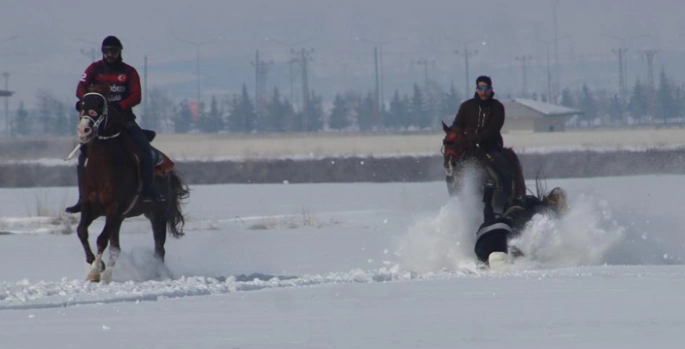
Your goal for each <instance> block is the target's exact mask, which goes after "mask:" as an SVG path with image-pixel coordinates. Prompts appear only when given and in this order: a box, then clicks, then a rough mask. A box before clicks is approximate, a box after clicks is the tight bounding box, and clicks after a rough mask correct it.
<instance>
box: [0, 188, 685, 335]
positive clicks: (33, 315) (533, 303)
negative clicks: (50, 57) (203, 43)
mask: <svg viewBox="0 0 685 349" xmlns="http://www.w3.org/2000/svg"><path fill="white" fill-rule="evenodd" d="M529 185H530V186H531V187H532V183H529ZM684 185H685V176H645V177H618V178H588V179H567V180H549V181H548V183H547V186H548V189H551V188H553V187H555V186H561V187H563V188H565V189H566V190H567V191H568V193H569V196H570V205H571V209H570V211H569V214H568V215H567V216H566V217H565V218H564V219H563V220H561V221H559V222H556V221H550V220H548V219H545V218H544V217H536V218H535V219H534V220H533V221H532V222H531V224H530V226H529V228H528V229H527V231H526V234H524V236H523V238H522V239H521V240H520V241H518V242H517V244H518V245H519V246H520V247H521V248H522V249H523V250H524V252H525V253H526V255H527V256H526V257H525V258H524V259H523V260H521V261H519V262H517V264H516V265H515V267H514V269H513V270H512V271H510V272H507V273H492V272H489V271H486V270H483V269H481V268H479V267H478V266H477V265H476V263H475V257H474V256H473V252H472V249H473V242H474V235H475V229H476V227H477V225H478V224H479V221H478V219H479V218H480V217H479V216H480V214H479V209H478V208H473V207H470V205H468V204H467V201H466V199H452V200H449V199H448V198H447V194H446V189H445V185H444V183H441V182H434V183H405V184H400V183H386V184H363V183H354V184H307V185H284V184H281V185H220V186H192V187H191V189H192V192H191V199H190V201H189V203H188V205H187V206H186V207H185V210H186V213H187V215H188V222H187V225H186V236H184V237H183V238H181V239H178V240H177V239H173V238H169V239H168V240H167V267H168V268H169V270H170V272H171V273H172V275H173V278H171V279H167V280H153V279H152V275H154V274H155V271H156V269H157V268H159V266H158V265H155V264H154V263H152V262H151V253H152V236H151V232H150V231H149V224H148V223H147V221H145V220H143V219H132V220H127V221H126V222H125V223H124V225H123V228H122V229H123V230H122V236H121V244H122V249H123V251H122V255H121V257H120V259H119V263H118V264H117V267H116V269H115V271H114V282H112V283H110V284H87V283H85V282H84V281H83V280H84V279H85V275H86V271H87V266H86V265H85V262H84V255H83V251H82V248H81V246H80V243H79V242H78V238H77V237H76V235H75V234H74V233H70V232H73V230H74V229H75V224H74V221H73V219H69V218H68V217H65V216H62V217H60V214H59V212H60V211H61V209H62V207H64V206H65V205H67V204H70V203H71V201H72V200H73V199H74V198H75V195H76V190H75V188H36V189H0V197H2V203H0V210H1V212H2V218H0V232H2V233H3V234H2V235H0V256H2V261H3V262H4V263H3V267H2V268H0V328H1V329H2V330H1V331H0V343H2V345H1V347H6V348H36V347H46V346H47V347H69V348H86V347H99V348H187V347H198V348H483V347H508V348H550V347H553V348H581V347H582V348H643V347H647V346H654V345H659V346H663V345H666V346H668V347H679V346H680V345H681V343H682V341H683V340H685V333H684V332H683V331H682V328H684V326H685V316H684V315H683V307H682V306H680V304H683V303H682V301H681V298H682V293H683V289H685V266H684V265H683V258H685V228H684V227H685V216H684V215H683V214H682V212H684V209H685V196H683V195H681V194H679V193H680V192H681V191H682V189H681V188H683V186H684ZM468 196H469V194H468V193H466V194H465V196H464V197H466V198H468ZM101 227H102V221H101V220H98V221H96V222H95V223H94V224H93V226H92V229H91V244H94V240H95V236H96V235H97V233H98V232H99V229H100V228H101Z"/></svg>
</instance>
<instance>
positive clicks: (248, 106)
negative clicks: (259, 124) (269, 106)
mask: <svg viewBox="0 0 685 349" xmlns="http://www.w3.org/2000/svg"><path fill="white" fill-rule="evenodd" d="M231 104H232V106H231V115H230V117H229V130H231V131H233V132H247V133H249V132H252V131H253V130H254V120H255V119H256V118H257V115H256V113H255V108H254V104H253V103H252V100H251V99H250V95H249V93H248V92H247V85H245V84H243V88H242V92H241V93H240V96H234V97H233V101H232V103H231Z"/></svg>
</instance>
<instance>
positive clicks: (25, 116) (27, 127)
mask: <svg viewBox="0 0 685 349" xmlns="http://www.w3.org/2000/svg"><path fill="white" fill-rule="evenodd" d="M15 131H16V133H17V135H19V136H28V135H30V134H31V119H30V118H29V113H28V111H26V109H25V108H24V102H23V101H20V102H19V110H17V121H16V129H15Z"/></svg>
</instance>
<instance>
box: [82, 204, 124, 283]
mask: <svg viewBox="0 0 685 349" xmlns="http://www.w3.org/2000/svg"><path fill="white" fill-rule="evenodd" d="M122 222H123V219H122V218H121V217H118V216H116V215H108V216H107V219H106V220H105V227H104V228H103V229H102V233H100V235H99V236H98V239H97V248H98V250H97V255H96V256H95V262H93V265H92V267H91V270H90V274H89V279H90V278H91V277H92V279H93V280H91V281H93V282H99V281H104V282H110V281H112V267H114V264H116V260H117V258H118V257H119V252H120V251H121V249H120V247H119V229H120V228H121V223H122ZM114 238H116V239H114ZM110 240H116V243H113V244H112V246H111V247H110V249H109V262H108V263H107V266H108V267H109V268H107V267H105V263H104V262H103V261H102V256H103V254H104V253H105V250H106V249H107V244H108V243H109V241H110Z"/></svg>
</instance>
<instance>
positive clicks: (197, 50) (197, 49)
mask: <svg viewBox="0 0 685 349" xmlns="http://www.w3.org/2000/svg"><path fill="white" fill-rule="evenodd" d="M174 38H175V39H176V40H178V41H180V42H184V43H186V44H189V45H193V46H195V53H196V58H195V69H196V75H197V103H198V106H199V105H200V99H201V89H200V47H201V46H203V45H208V44H211V43H214V42H216V41H219V40H222V39H223V37H222V36H217V37H215V38H213V39H211V40H207V41H190V40H184V39H181V38H178V37H174Z"/></svg>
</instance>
